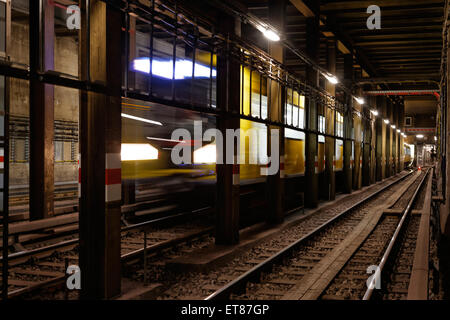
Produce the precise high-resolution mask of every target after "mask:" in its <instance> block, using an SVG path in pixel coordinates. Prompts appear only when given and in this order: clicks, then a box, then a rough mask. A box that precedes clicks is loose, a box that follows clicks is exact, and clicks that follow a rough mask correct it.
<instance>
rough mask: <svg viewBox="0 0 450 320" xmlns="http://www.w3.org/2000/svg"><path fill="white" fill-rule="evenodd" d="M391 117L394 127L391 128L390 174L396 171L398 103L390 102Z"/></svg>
mask: <svg viewBox="0 0 450 320" xmlns="http://www.w3.org/2000/svg"><path fill="white" fill-rule="evenodd" d="M392 119H393V124H394V125H395V129H392V165H391V168H392V173H391V174H392V175H394V174H396V173H397V169H398V132H397V129H398V104H397V103H393V104H392Z"/></svg>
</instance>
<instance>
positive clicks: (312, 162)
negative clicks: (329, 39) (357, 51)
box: [305, 15, 320, 208]
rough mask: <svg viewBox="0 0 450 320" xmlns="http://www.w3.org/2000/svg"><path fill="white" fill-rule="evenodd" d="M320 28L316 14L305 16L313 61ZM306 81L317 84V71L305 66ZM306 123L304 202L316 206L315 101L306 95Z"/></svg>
mask: <svg viewBox="0 0 450 320" xmlns="http://www.w3.org/2000/svg"><path fill="white" fill-rule="evenodd" d="M319 31H320V28H319V18H318V16H317V15H316V16H314V17H309V18H306V51H307V54H308V56H309V57H310V58H311V59H312V60H313V61H315V62H318V61H319V43H320V32H319ZM306 81H307V82H308V83H309V84H311V85H312V86H315V87H318V86H319V73H318V72H317V70H315V69H313V68H311V67H307V68H306ZM305 107H306V125H307V128H308V129H309V130H311V131H309V132H307V133H306V148H305V150H306V151H305V155H306V159H305V160H306V168H305V176H306V184H305V204H306V206H307V207H310V208H314V207H317V205H318V203H319V177H318V173H317V172H316V162H317V161H316V160H317V153H318V152H317V148H318V143H317V133H316V132H317V129H318V126H317V102H316V101H315V100H313V99H311V97H309V96H307V97H306V99H305Z"/></svg>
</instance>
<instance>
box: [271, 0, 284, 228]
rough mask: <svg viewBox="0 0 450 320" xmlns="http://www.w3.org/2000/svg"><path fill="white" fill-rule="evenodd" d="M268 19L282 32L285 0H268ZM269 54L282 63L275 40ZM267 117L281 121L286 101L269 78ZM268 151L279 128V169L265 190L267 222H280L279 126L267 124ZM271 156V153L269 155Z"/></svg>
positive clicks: (281, 138)
mask: <svg viewBox="0 0 450 320" xmlns="http://www.w3.org/2000/svg"><path fill="white" fill-rule="evenodd" d="M268 5H269V21H270V23H271V24H272V25H273V26H274V27H275V28H276V29H277V30H279V31H280V32H281V33H282V34H284V25H285V21H284V19H285V16H286V0H269V2H268ZM269 54H270V56H271V57H273V58H274V59H276V60H277V61H278V62H281V63H284V55H285V53H284V47H283V45H282V44H280V43H277V42H269ZM269 90H270V93H269V96H270V104H269V119H270V120H271V121H273V122H279V123H283V121H284V108H285V101H286V91H285V89H284V87H283V86H282V85H281V84H280V83H278V82H277V81H273V80H269ZM267 128H268V133H267V137H268V143H267V147H268V152H270V150H271V143H273V142H274V141H272V139H271V138H270V136H271V131H272V130H279V140H278V145H279V155H280V159H279V164H280V169H279V170H278V172H277V174H275V175H269V176H267V187H268V188H267V191H268V200H269V206H268V208H269V211H268V215H267V218H268V222H269V223H280V222H282V221H283V219H284V153H285V149H284V130H283V128H282V127H280V126H275V125H268V126H267ZM270 156H272V155H270Z"/></svg>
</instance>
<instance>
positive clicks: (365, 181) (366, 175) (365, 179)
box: [361, 97, 372, 186]
mask: <svg viewBox="0 0 450 320" xmlns="http://www.w3.org/2000/svg"><path fill="white" fill-rule="evenodd" d="M366 100H368V102H370V100H369V99H368V98H367V97H366ZM368 106H369V105H368ZM368 106H364V108H363V115H364V116H363V117H362V123H363V132H364V137H363V150H362V168H361V176H362V186H368V185H369V184H370V176H371V169H370V168H371V166H370V164H371V163H370V152H371V141H372V130H371V129H372V126H371V121H370V120H369V119H370V117H371V113H370V109H369V107H368Z"/></svg>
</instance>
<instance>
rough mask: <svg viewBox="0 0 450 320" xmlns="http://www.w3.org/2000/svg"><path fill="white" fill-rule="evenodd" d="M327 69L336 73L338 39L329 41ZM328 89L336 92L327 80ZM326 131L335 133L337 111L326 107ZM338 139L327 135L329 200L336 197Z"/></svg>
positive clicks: (327, 191) (327, 190)
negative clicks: (335, 169)
mask: <svg viewBox="0 0 450 320" xmlns="http://www.w3.org/2000/svg"><path fill="white" fill-rule="evenodd" d="M327 69H328V72H330V73H331V74H336V40H335V39H328V41H327ZM326 90H327V91H328V93H329V94H330V95H332V96H334V95H335V94H336V86H335V85H334V84H332V83H331V82H329V81H327V83H326ZM325 118H326V132H327V134H329V135H334V134H335V120H336V111H335V110H333V109H330V108H326V114H325ZM335 149H336V140H335V139H334V138H332V137H330V136H326V137H325V185H326V186H328V189H326V190H324V193H325V194H326V198H327V199H328V200H334V199H335V197H336V179H335V173H334V167H335V160H336V159H335V158H334V156H335V154H336V150H335Z"/></svg>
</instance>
